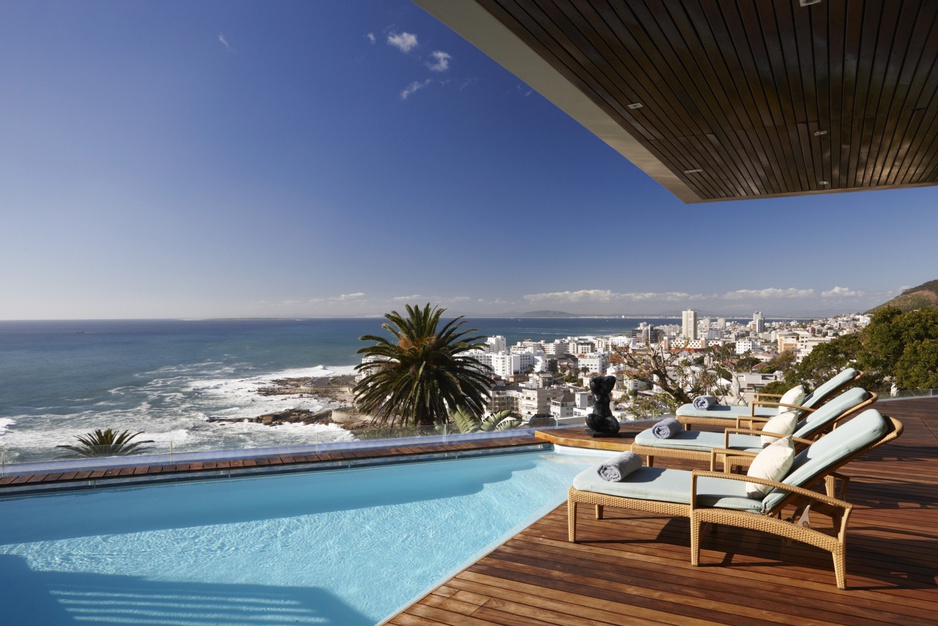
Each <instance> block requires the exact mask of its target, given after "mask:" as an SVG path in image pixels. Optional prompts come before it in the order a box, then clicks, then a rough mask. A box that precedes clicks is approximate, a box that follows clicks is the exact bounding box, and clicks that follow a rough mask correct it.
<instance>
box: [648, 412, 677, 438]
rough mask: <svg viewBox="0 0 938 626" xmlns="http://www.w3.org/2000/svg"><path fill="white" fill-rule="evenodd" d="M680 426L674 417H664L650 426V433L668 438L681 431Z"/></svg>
mask: <svg viewBox="0 0 938 626" xmlns="http://www.w3.org/2000/svg"><path fill="white" fill-rule="evenodd" d="M682 428H683V426H681V423H680V422H679V421H677V418H676V417H666V418H664V419H663V420H661V421H660V422H658V423H657V424H655V425H654V426H652V427H651V434H652V435H654V436H655V437H657V438H658V439H670V438H671V437H673V436H674V435H676V434H678V433H679V432H681V429H682Z"/></svg>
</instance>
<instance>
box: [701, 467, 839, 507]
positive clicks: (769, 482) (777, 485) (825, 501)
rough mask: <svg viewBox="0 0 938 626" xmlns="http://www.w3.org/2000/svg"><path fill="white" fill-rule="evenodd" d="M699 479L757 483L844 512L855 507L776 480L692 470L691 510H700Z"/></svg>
mask: <svg viewBox="0 0 938 626" xmlns="http://www.w3.org/2000/svg"><path fill="white" fill-rule="evenodd" d="M698 478H720V479H722V480H737V481H743V482H747V483H755V484H757V485H767V486H769V487H773V488H775V489H781V490H782V491H787V492H789V493H793V494H796V495H799V496H802V497H805V498H810V499H811V500H814V501H815V502H821V503H822V504H826V505H828V506H832V507H836V508H839V509H843V510H844V512H847V511H850V510H851V509H853V505H852V504H850V503H849V502H846V501H844V500H839V499H837V498H832V497H830V496H827V495H824V494H823V493H818V492H817V491H812V490H810V489H804V488H803V487H796V486H795V485H789V484H786V483H780V482H778V481H775V480H767V479H765V478H756V477H755V476H746V475H743V474H726V473H724V472H716V471H708V470H696V469H695V470H691V475H690V508H691V510H693V509H695V508H698V507H697V479H698Z"/></svg>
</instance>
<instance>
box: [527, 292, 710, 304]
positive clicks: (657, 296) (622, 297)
mask: <svg viewBox="0 0 938 626" xmlns="http://www.w3.org/2000/svg"><path fill="white" fill-rule="evenodd" d="M701 297H702V296H699V295H692V294H689V293H684V292H682V291H666V292H663V293H656V292H641V293H616V292H614V291H610V290H608V289H580V290H578V291H554V292H550V293H535V294H528V295H526V296H524V299H525V300H527V301H528V302H544V301H553V302H565V303H576V302H649V301H654V300H661V301H665V302H681V301H684V300H694V299H699V298H701Z"/></svg>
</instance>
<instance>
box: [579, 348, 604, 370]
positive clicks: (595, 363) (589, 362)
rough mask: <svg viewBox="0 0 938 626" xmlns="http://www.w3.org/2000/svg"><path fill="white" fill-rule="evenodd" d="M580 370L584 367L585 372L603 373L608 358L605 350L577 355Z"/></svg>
mask: <svg viewBox="0 0 938 626" xmlns="http://www.w3.org/2000/svg"><path fill="white" fill-rule="evenodd" d="M578 362H579V366H580V371H582V370H583V368H584V367H585V368H586V371H587V374H605V373H606V367H607V366H608V365H609V359H608V357H607V355H606V353H605V352H591V353H590V354H583V355H581V356H580V357H578Z"/></svg>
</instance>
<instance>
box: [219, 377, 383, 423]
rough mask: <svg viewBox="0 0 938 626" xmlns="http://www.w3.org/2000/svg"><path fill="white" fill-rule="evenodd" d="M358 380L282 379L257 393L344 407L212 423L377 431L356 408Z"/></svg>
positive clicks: (301, 410)
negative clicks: (354, 394) (311, 399)
mask: <svg viewBox="0 0 938 626" xmlns="http://www.w3.org/2000/svg"><path fill="white" fill-rule="evenodd" d="M354 383H355V377H354V376H334V377H327V378H280V379H277V380H274V381H271V384H270V385H269V386H267V387H262V388H260V389H258V390H257V393H258V394H259V395H262V396H298V397H314V398H321V399H323V400H328V401H330V402H332V403H334V404H338V405H340V406H338V407H336V408H334V409H326V410H323V411H310V410H309V409H295V408H290V409H285V410H283V411H276V412H274V413H266V414H264V415H259V416H257V417H254V418H247V419H245V418H237V419H229V418H219V417H212V418H209V421H210V422H254V423H256V424H264V425H265V426H278V425H280V424H335V425H337V426H341V427H342V428H344V429H345V430H349V431H363V430H369V429H371V428H373V423H372V419H371V417H370V416H368V415H362V414H361V413H359V412H358V410H357V409H356V408H355V406H354V404H353V394H352V387H353V385H354Z"/></svg>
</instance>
